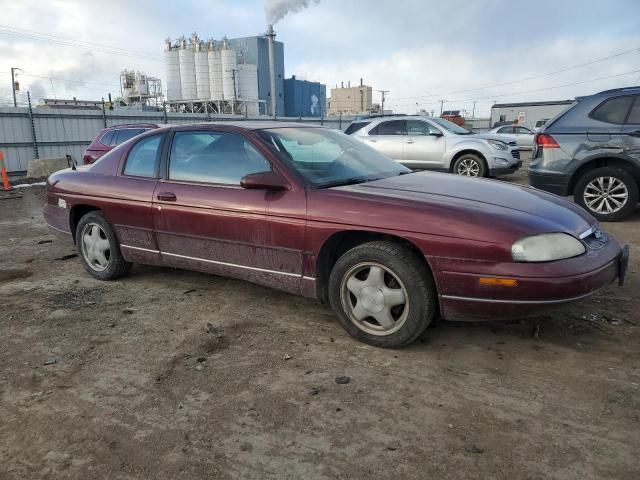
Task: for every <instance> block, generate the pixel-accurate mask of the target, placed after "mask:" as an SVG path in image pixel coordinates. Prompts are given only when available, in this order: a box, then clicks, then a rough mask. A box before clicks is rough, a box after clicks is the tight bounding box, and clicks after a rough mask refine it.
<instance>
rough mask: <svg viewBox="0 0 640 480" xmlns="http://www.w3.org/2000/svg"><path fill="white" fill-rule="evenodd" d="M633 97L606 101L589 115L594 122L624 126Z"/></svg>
mask: <svg viewBox="0 0 640 480" xmlns="http://www.w3.org/2000/svg"><path fill="white" fill-rule="evenodd" d="M631 102H633V97H615V98H610V99H609V100H605V101H604V102H602V103H601V104H600V105H598V106H597V107H596V108H595V109H594V110H593V111H592V112H591V114H590V115H589V116H590V117H591V118H593V119H594V120H598V121H600V122H606V123H615V124H622V123H624V119H625V118H626V117H627V112H629V108H631Z"/></svg>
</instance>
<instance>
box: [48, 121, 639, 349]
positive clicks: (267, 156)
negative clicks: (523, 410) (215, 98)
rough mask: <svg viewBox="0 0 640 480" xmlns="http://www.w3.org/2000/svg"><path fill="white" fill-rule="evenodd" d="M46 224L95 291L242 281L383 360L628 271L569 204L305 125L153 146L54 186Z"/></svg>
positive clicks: (157, 139)
mask: <svg viewBox="0 0 640 480" xmlns="http://www.w3.org/2000/svg"><path fill="white" fill-rule="evenodd" d="M44 215H45V219H46V222H47V223H48V224H49V226H50V227H51V228H52V230H53V231H54V232H57V233H59V234H60V235H61V236H63V237H64V238H66V239H68V241H70V242H75V244H76V248H77V249H78V253H79V258H80V261H81V262H82V264H83V266H84V268H85V269H86V271H87V272H88V273H89V274H90V275H92V276H93V277H95V278H97V279H101V280H111V279H114V278H118V277H120V276H122V275H124V274H125V273H127V272H128V271H129V267H130V266H131V264H132V263H142V264H148V265H161V266H168V267H178V268H185V269H191V270H200V271H203V272H209V273H213V274H217V275H223V276H230V277H236V278H240V279H244V280H248V281H251V282H254V283H258V284H262V285H267V286H270V287H274V288H277V289H280V290H284V291H287V292H291V293H295V294H299V295H303V296H306V297H316V298H318V299H319V300H320V301H321V302H327V303H329V304H330V305H331V307H332V308H333V310H334V312H335V314H336V315H337V317H338V319H339V321H340V323H341V324H342V326H343V327H344V328H345V329H346V330H347V332H349V333H350V334H351V335H352V336H354V337H355V338H357V339H359V340H361V341H364V342H366V343H369V344H371V345H376V346H380V347H401V346H404V345H407V344H409V343H411V342H412V341H414V340H415V339H416V338H418V337H419V336H420V335H421V334H422V332H423V331H424V330H425V328H426V327H427V325H428V324H429V322H431V320H432V319H433V318H434V316H435V315H436V314H437V313H439V314H440V315H441V316H442V317H444V318H445V319H450V320H455V319H466V320H469V319H488V320H496V319H511V318H516V317H526V316H530V315H535V314H538V313H539V312H540V311H543V310H544V309H546V308H549V307H553V306H556V305H558V304H562V303H566V302H572V301H574V300H578V299H581V298H585V297H587V296H589V295H591V294H593V293H594V292H596V291H597V290H598V289H600V288H602V287H604V286H606V285H608V284H609V283H610V282H612V281H614V280H615V279H616V278H618V279H619V280H620V282H621V281H622V280H623V279H624V276H625V271H626V267H627V262H628V249H626V248H625V249H621V248H620V245H618V243H617V242H616V241H615V240H614V239H613V238H612V237H610V236H608V235H607V234H605V233H604V232H602V231H601V230H600V227H599V226H598V224H597V223H596V221H595V220H594V219H593V218H592V217H591V216H590V215H588V214H587V212H586V211H584V210H583V209H582V208H580V207H578V206H577V205H575V204H573V203H572V202H569V201H566V200H564V199H562V198H560V197H557V196H555V195H550V194H547V193H545V192H541V191H539V190H535V189H532V188H529V187H522V186H515V185H511V184H507V183H504V182H498V181H495V180H484V179H470V178H465V177H461V176H455V175H447V174H442V173H433V172H419V173H412V172H411V171H410V170H409V169H407V168H405V167H403V166H402V165H399V164H398V163H396V162H394V161H393V160H391V159H389V158H388V157H386V156H384V155H382V154H380V153H379V152H377V151H376V150H374V149H372V148H370V147H368V146H367V145H365V144H364V143H362V142H360V141H357V140H354V139H353V138H352V137H349V136H347V135H344V134H342V133H336V132H332V131H330V130H327V129H324V128H321V127H316V126H304V125H301V124H299V123H290V124H287V123H280V122H255V123H251V122H239V123H224V124H219V125H217V124H205V125H181V126H171V127H164V128H161V129H158V130H154V131H150V132H146V133H144V134H142V135H140V136H138V137H137V138H135V139H133V140H131V141H130V142H127V143H125V144H123V145H120V146H119V147H116V148H115V149H113V150H112V151H111V152H109V153H107V154H106V155H104V156H103V157H102V158H101V159H100V160H98V161H97V162H95V163H94V164H92V165H88V166H82V167H79V168H78V169H76V170H70V169H68V170H63V171H60V172H57V173H55V174H53V175H52V176H51V177H49V179H48V182H47V203H46V205H45V208H44ZM301 320H302V317H301ZM265 321H268V319H267V318H265Z"/></svg>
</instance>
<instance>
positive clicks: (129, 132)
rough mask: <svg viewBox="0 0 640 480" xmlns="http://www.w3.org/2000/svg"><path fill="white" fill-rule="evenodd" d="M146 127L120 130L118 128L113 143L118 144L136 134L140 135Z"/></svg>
mask: <svg viewBox="0 0 640 480" xmlns="http://www.w3.org/2000/svg"><path fill="white" fill-rule="evenodd" d="M147 130H148V129H146V128H124V129H122V130H118V132H117V134H118V136H117V138H116V141H115V145H120V144H121V143H124V142H126V141H127V140H131V139H132V138H133V137H135V136H136V135H140V134H141V133H144V132H146V131H147Z"/></svg>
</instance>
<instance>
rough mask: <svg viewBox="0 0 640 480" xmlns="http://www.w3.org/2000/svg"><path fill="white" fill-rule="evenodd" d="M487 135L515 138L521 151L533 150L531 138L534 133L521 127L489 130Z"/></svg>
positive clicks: (510, 126)
mask: <svg viewBox="0 0 640 480" xmlns="http://www.w3.org/2000/svg"><path fill="white" fill-rule="evenodd" d="M489 133H493V134H496V135H505V136H508V137H509V138H515V139H516V143H517V144H518V148H519V149H521V150H531V149H532V148H533V136H534V135H535V132H534V131H533V130H529V129H528V128H527V127H523V126H521V125H506V126H503V127H497V128H494V129H492V130H489Z"/></svg>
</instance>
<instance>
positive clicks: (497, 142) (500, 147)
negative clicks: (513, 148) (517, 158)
mask: <svg viewBox="0 0 640 480" xmlns="http://www.w3.org/2000/svg"><path fill="white" fill-rule="evenodd" d="M487 142H489V145H491V146H492V147H493V148H495V149H496V150H509V147H508V146H507V144H506V143H504V142H501V141H500V140H487Z"/></svg>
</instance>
